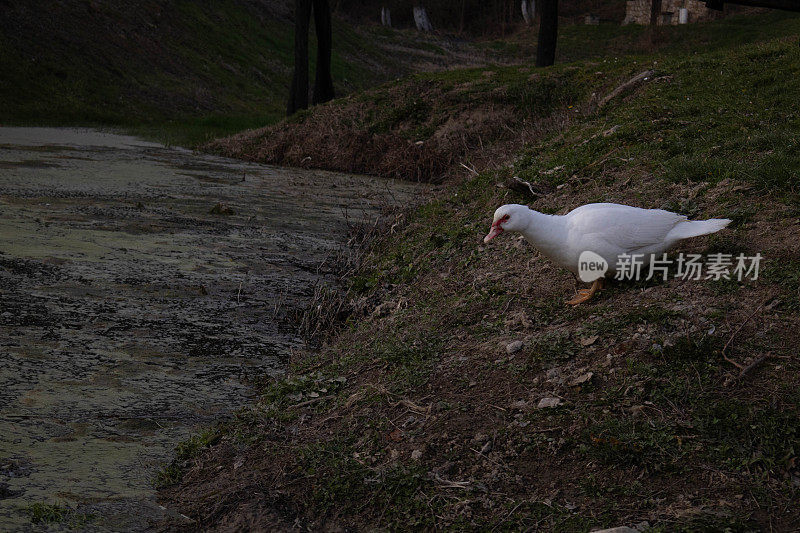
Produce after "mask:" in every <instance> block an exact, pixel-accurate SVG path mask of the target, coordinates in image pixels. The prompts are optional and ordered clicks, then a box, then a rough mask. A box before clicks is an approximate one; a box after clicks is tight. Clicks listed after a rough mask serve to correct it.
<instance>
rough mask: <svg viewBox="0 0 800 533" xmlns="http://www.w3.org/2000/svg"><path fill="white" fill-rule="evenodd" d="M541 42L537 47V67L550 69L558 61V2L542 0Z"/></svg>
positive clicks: (556, 0)
mask: <svg viewBox="0 0 800 533" xmlns="http://www.w3.org/2000/svg"><path fill="white" fill-rule="evenodd" d="M539 4H540V5H541V18H540V19H539V41H538V45H537V46H536V66H537V67H549V66H550V65H552V64H553V63H555V61H556V40H557V39H558V0H540V2H539Z"/></svg>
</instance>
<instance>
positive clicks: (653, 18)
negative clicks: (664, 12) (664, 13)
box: [650, 0, 661, 26]
mask: <svg viewBox="0 0 800 533" xmlns="http://www.w3.org/2000/svg"><path fill="white" fill-rule="evenodd" d="M660 16H661V0H652V3H651V4H650V25H651V26H657V25H658V17H660Z"/></svg>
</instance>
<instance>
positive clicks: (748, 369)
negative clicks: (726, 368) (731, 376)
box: [739, 353, 772, 379]
mask: <svg viewBox="0 0 800 533" xmlns="http://www.w3.org/2000/svg"><path fill="white" fill-rule="evenodd" d="M770 357H772V354H769V353H768V354H767V355H762V356H761V357H759V358H758V359H756V360H755V361H753V362H752V363H750V364H749V365H747V366H746V367H744V368H743V369H742V370H741V371H740V372H739V379H742V378H743V377H745V376H746V375H747V374H748V373H750V372H751V371H752V370H753V369H754V368H756V367H757V366H758V365H760V364H761V363H763V362H764V361H766V360H767V359H769V358H770Z"/></svg>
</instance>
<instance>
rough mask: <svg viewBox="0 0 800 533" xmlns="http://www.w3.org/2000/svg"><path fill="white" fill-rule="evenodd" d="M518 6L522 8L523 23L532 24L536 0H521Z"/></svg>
mask: <svg viewBox="0 0 800 533" xmlns="http://www.w3.org/2000/svg"><path fill="white" fill-rule="evenodd" d="M520 8H521V9H522V18H523V19H524V20H525V24H527V25H528V26H530V25H531V24H533V19H534V17H535V16H536V0H522V2H521V4H520Z"/></svg>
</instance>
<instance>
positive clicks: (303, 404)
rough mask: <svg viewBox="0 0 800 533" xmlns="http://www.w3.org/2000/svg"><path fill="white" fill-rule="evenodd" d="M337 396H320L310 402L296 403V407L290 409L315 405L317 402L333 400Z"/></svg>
mask: <svg viewBox="0 0 800 533" xmlns="http://www.w3.org/2000/svg"><path fill="white" fill-rule="evenodd" d="M335 397H336V396H333V395H328V396H318V397H316V398H311V399H310V400H306V401H304V402H300V403H296V404H294V405H290V406H289V407H306V406H308V405H312V404H315V403H317V402H321V401H323V400H332V399H333V398H335Z"/></svg>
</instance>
